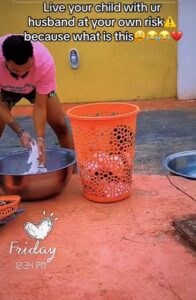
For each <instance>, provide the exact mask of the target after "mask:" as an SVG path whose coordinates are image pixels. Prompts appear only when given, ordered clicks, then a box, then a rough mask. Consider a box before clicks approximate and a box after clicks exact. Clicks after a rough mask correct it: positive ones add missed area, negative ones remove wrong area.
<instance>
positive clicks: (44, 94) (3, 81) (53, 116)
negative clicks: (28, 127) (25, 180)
mask: <svg viewBox="0 0 196 300" xmlns="http://www.w3.org/2000/svg"><path fill="white" fill-rule="evenodd" d="M55 89H56V80H55V64H54V59H53V57H52V55H51V54H50V52H49V51H48V49H47V48H46V47H45V46H44V45H43V44H41V43H40V42H29V41H25V40H24V37H23V36H22V35H9V36H4V37H0V136H1V135H2V133H3V130H4V127H5V125H6V124H7V125H8V126H9V127H10V128H11V129H12V130H13V131H14V132H15V133H16V134H17V136H18V138H19V139H20V142H21V145H22V146H24V147H27V148H28V147H30V141H31V136H30V134H29V133H28V132H26V131H25V130H24V129H23V128H21V127H20V125H19V124H18V123H17V122H16V120H15V119H14V117H13V116H12V115H11V112H10V111H11V108H12V107H13V106H14V105H15V104H16V103H17V102H18V101H20V99H21V98H23V97H24V98H26V99H27V100H29V101H30V102H31V103H33V104H34V110H33V121H34V126H35V132H36V135H37V137H36V138H37V145H38V149H39V155H40V162H45V159H46V158H45V143H44V139H45V135H44V134H45V124H46V121H47V122H48V123H49V125H50V126H51V127H52V129H53V130H54V132H55V134H56V135H57V138H58V140H59V143H60V145H61V147H64V148H72V149H73V140H72V137H71V135H70V132H69V130H68V128H67V126H66V123H65V120H64V115H63V111H62V108H61V105H60V102H59V100H58V97H57V94H56V92H55Z"/></svg>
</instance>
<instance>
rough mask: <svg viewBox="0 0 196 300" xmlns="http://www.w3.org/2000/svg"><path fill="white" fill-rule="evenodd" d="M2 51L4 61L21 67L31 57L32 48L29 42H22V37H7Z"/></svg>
mask: <svg viewBox="0 0 196 300" xmlns="http://www.w3.org/2000/svg"><path fill="white" fill-rule="evenodd" d="M2 50H3V56H4V57H5V60H6V61H9V60H12V61H13V62H15V64H17V65H23V64H25V63H26V62H27V61H28V59H29V58H30V57H33V46H32V44H31V42H30V41H25V40H24V36H23V35H11V36H8V37H7V38H6V39H5V40H4V42H3V45H2Z"/></svg>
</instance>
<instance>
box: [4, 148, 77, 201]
mask: <svg viewBox="0 0 196 300" xmlns="http://www.w3.org/2000/svg"><path fill="white" fill-rule="evenodd" d="M46 156H47V160H46V168H47V170H48V172H47V173H43V174H33V175H23V173H24V172H27V171H28V169H29V165H27V160H28V157H29V151H28V150H25V151H17V152H13V153H10V154H6V155H3V156H1V157H0V187H1V188H2V189H3V191H4V192H5V194H15V195H16V194H17V195H20V196H21V199H22V200H40V199H45V198H49V197H52V196H54V195H56V194H58V193H60V192H61V190H62V189H63V187H64V186H65V185H66V184H67V182H68V181H69V179H70V177H71V174H72V171H73V164H74V163H75V162H76V154H75V151H73V150H70V149H63V148H54V149H47V150H46Z"/></svg>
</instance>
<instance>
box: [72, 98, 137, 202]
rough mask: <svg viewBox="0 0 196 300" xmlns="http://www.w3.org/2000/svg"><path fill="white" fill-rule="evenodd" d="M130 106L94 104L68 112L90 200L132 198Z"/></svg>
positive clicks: (134, 116)
mask: <svg viewBox="0 0 196 300" xmlns="http://www.w3.org/2000/svg"><path fill="white" fill-rule="evenodd" d="M138 112H139V108H138V107H137V106H136V105H132V104H128V103H118V102H117V103H95V104H87V105H80V106H76V107H74V108H71V109H69V110H68V111H67V114H68V116H69V118H70V122H71V127H72V130H73V138H74V143H75V150H76V154H77V161H78V169H79V174H80V177H81V181H82V186H83V192H84V195H85V197H86V198H87V199H89V200H93V201H97V202H114V201H119V200H122V199H125V198H126V197H128V196H129V195H130V192H131V182H132V169H133V161H134V146H135V131H136V119H137V113H138Z"/></svg>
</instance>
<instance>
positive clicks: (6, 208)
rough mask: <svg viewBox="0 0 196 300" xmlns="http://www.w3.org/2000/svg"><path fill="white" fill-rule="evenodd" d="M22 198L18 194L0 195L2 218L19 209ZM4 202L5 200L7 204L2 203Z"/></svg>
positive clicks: (0, 215) (0, 218)
mask: <svg viewBox="0 0 196 300" xmlns="http://www.w3.org/2000/svg"><path fill="white" fill-rule="evenodd" d="M20 199H21V198H20V196H18V195H8V196H0V220H3V219H5V218H6V217H8V216H11V215H12V214H14V212H15V211H16V210H17V209H18V203H19V202H20ZM2 202H5V204H3V205H2Z"/></svg>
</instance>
